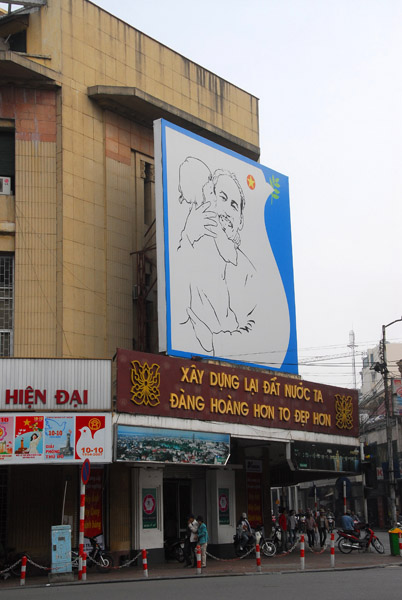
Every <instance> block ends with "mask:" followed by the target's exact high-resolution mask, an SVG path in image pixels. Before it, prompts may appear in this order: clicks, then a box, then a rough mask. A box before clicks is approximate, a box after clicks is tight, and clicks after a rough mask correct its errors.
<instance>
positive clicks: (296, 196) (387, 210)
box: [96, 0, 402, 387]
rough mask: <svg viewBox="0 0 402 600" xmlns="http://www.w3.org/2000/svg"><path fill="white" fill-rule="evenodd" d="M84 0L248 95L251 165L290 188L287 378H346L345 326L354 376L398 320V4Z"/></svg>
mask: <svg viewBox="0 0 402 600" xmlns="http://www.w3.org/2000/svg"><path fill="white" fill-rule="evenodd" d="M96 4H98V5H99V6H101V7H103V8H105V9H106V10H108V11H109V12H111V13H113V14H115V15H116V16H118V17H120V18H122V19H123V20H124V21H126V22H127V23H129V24H130V25H133V26H134V27H136V28H137V29H139V30H140V31H142V32H143V33H146V34H148V35H150V36H151V37H153V38H155V39H157V40H158V41H160V42H162V43H164V44H166V45H167V46H169V47H170V48H172V49H174V50H176V51H177V52H180V53H181V54H183V55H185V56H186V57H187V58H189V59H191V60H193V61H195V62H197V63H199V64H200V65H202V66H203V67H205V68H207V69H210V70H211V71H213V72H214V73H216V74H217V75H219V76H220V77H223V78H224V79H227V80H228V81H230V82H231V83H234V84H235V85H238V86H239V87H241V88H243V89H245V90H247V91H248V92H250V93H251V94H254V95H255V96H257V97H258V98H259V99H260V105H259V109H260V146H261V162H262V163H263V164H265V165H267V166H269V167H271V168H273V169H276V170H278V171H280V172H282V173H284V174H286V175H288V177H289V183H290V202H291V214H292V238H293V256H294V272H295V290H296V313H297V329H298V345H299V360H300V373H301V375H303V376H304V377H305V378H306V379H310V380H312V381H319V382H322V383H331V384H334V385H345V386H347V387H351V386H352V385H353V372H352V361H351V350H349V349H348V347H347V345H348V343H349V331H350V330H352V329H353V330H354V332H355V338H356V344H357V347H356V349H355V351H356V354H357V356H356V363H357V368H356V372H357V383H358V385H359V381H360V376H359V370H360V365H361V360H360V355H359V353H361V352H364V350H366V349H367V348H368V347H371V346H374V345H376V344H377V343H378V341H379V339H380V338H381V335H382V331H381V327H382V325H383V324H385V325H386V324H388V323H390V322H391V321H393V320H395V319H398V318H400V317H401V316H402V267H401V264H402V235H401V233H402V210H401V204H402V78H401V62H402V35H401V31H402V1H401V0H247V1H241V0H203V2H201V3H198V4H195V3H189V2H188V1H184V0H147V2H137V1H135V0H119V2H116V1H112V0H98V1H97V2H96ZM197 7H199V12H196V8H197ZM387 338H388V339H389V340H390V341H394V342H402V323H396V324H395V325H393V326H392V327H390V328H389V329H387ZM337 355H343V357H342V358H340V359H339V360H335V359H334V358H333V357H334V356H337ZM309 357H317V358H318V357H324V358H323V360H320V361H319V362H314V363H312V364H311V365H306V364H305V365H303V363H306V361H307V359H308V358H309Z"/></svg>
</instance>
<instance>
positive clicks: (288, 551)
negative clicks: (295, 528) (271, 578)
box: [271, 538, 300, 558]
mask: <svg viewBox="0 0 402 600" xmlns="http://www.w3.org/2000/svg"><path fill="white" fill-rule="evenodd" d="M299 541H300V540H299V538H297V539H296V540H295V543H294V544H293V546H291V547H290V548H289V550H285V551H284V552H281V553H280V554H274V556H272V557H271V558H280V557H282V556H287V555H288V554H291V553H292V552H293V550H295V548H296V547H297V545H298V543H299Z"/></svg>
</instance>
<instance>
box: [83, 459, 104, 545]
mask: <svg viewBox="0 0 402 600" xmlns="http://www.w3.org/2000/svg"><path fill="white" fill-rule="evenodd" d="M102 484H103V468H91V475H90V477H89V481H88V483H87V485H86V487H85V529H84V535H85V537H86V538H90V537H95V536H97V535H99V534H101V533H102V532H103V519H102ZM98 541H99V540H98Z"/></svg>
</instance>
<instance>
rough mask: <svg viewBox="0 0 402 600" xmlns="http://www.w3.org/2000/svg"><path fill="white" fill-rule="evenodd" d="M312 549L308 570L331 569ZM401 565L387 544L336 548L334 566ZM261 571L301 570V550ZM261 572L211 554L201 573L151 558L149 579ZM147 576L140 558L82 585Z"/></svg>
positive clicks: (12, 582) (31, 582)
mask: <svg viewBox="0 0 402 600" xmlns="http://www.w3.org/2000/svg"><path fill="white" fill-rule="evenodd" d="M318 550H319V549H317V552H311V551H310V550H309V549H306V552H305V569H304V570H305V571H317V570H319V571H326V570H328V571H330V570H333V568H332V567H331V555H330V549H329V547H327V548H326V550H325V551H324V552H319V551H318ZM390 566H395V567H402V558H400V557H399V556H391V555H390V553H389V550H388V548H386V553H385V554H378V553H377V552H375V551H374V550H373V551H371V550H370V551H369V552H364V553H357V552H355V551H353V552H352V553H350V554H342V553H341V552H339V551H338V550H337V549H335V570H344V569H367V568H383V567H390ZM261 572H262V573H264V574H269V573H277V574H278V573H290V572H301V562H300V551H299V548H298V547H296V549H295V550H294V551H293V552H291V553H290V554H285V555H279V556H274V557H273V558H266V557H261ZM253 574H258V572H257V566H256V559H255V557H253V558H250V557H247V558H244V559H238V558H234V559H228V560H222V559H220V560H216V559H213V558H211V557H209V556H208V560H207V567H206V568H205V569H202V574H201V575H197V570H196V569H193V568H185V567H183V565H182V564H180V563H178V562H165V563H163V564H155V565H153V564H152V563H150V562H149V561H148V579H178V578H192V577H206V576H208V577H224V576H228V575H238V576H241V575H243V576H244V575H253ZM145 579H146V578H145V577H144V575H143V568H142V563H141V559H139V561H138V566H135V567H131V566H130V567H126V568H114V569H113V570H112V571H111V572H109V573H105V574H104V573H98V572H97V571H96V570H95V569H92V568H91V569H88V572H87V581H86V582H82V584H83V585H88V584H91V583H109V582H117V581H133V582H135V581H144V580H145ZM79 583H81V582H78V581H77V575H76V574H75V581H74V583H72V582H71V583H51V584H50V585H51V586H57V585H77V584H79ZM45 585H49V580H48V577H47V575H44V576H39V577H31V578H28V577H27V578H26V582H25V587H30V586H45ZM19 586H20V581H19V579H16V578H9V579H7V580H6V581H1V582H0V591H1V590H2V589H6V588H13V587H19Z"/></svg>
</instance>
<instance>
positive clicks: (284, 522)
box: [279, 508, 288, 552]
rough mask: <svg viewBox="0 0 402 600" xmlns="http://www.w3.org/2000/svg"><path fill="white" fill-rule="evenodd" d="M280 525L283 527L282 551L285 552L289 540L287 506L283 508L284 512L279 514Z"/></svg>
mask: <svg viewBox="0 0 402 600" xmlns="http://www.w3.org/2000/svg"><path fill="white" fill-rule="evenodd" d="M279 527H280V528H281V538H282V552H285V551H286V547H287V541H288V539H287V538H288V523H287V519H286V508H284V509H282V512H281V514H280V515H279Z"/></svg>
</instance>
